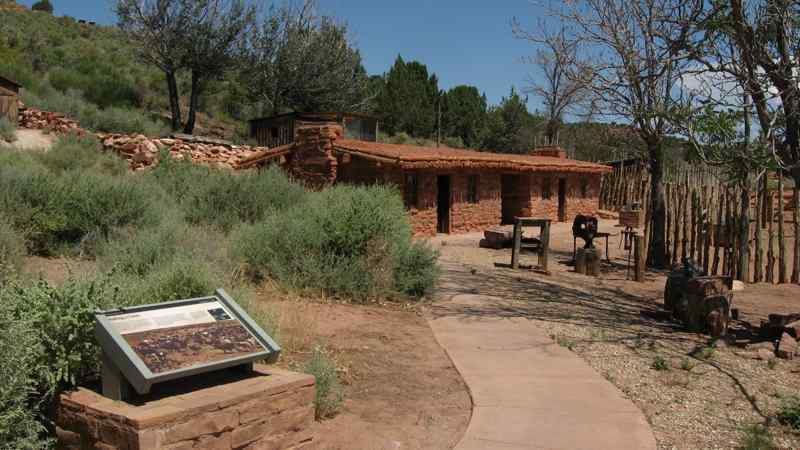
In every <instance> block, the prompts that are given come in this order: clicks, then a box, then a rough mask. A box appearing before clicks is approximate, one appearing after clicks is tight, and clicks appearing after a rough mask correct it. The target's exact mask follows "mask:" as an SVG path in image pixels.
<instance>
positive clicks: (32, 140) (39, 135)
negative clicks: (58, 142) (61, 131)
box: [0, 128, 54, 150]
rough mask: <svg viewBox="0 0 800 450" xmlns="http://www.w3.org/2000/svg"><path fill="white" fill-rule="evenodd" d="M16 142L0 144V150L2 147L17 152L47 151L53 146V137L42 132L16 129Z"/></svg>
mask: <svg viewBox="0 0 800 450" xmlns="http://www.w3.org/2000/svg"><path fill="white" fill-rule="evenodd" d="M16 134H17V140H16V141H14V142H12V143H10V144H9V143H6V142H0V149H2V148H3V147H4V146H5V147H7V148H15V149H18V150H47V149H49V148H50V147H51V146H52V145H53V141H54V137H53V136H52V135H51V134H47V133H45V132H43V131H42V130H28V129H24V128H18V129H17V132H16Z"/></svg>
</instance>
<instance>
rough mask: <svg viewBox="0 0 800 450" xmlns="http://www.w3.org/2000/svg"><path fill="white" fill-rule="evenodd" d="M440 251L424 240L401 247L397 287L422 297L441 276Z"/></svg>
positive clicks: (397, 267) (395, 274) (397, 270)
mask: <svg viewBox="0 0 800 450" xmlns="http://www.w3.org/2000/svg"><path fill="white" fill-rule="evenodd" d="M438 256H439V255H438V253H437V252H436V251H435V250H433V249H432V248H431V247H430V246H429V245H428V244H427V243H425V242H423V241H415V242H409V243H408V245H403V246H400V247H399V250H398V254H397V255H396V266H395V271H394V283H395V288H396V289H397V290H398V291H400V292H402V293H404V294H407V295H411V296H415V297H422V296H423V295H425V293H426V292H428V291H429V290H431V289H432V288H433V285H434V284H435V283H436V279H437V278H438V277H439V266H438V265H437V264H436V261H437V259H438Z"/></svg>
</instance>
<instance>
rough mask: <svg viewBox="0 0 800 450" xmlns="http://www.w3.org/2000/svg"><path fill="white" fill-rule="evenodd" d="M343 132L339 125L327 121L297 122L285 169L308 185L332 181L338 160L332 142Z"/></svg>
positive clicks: (318, 184)
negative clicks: (288, 160)
mask: <svg viewBox="0 0 800 450" xmlns="http://www.w3.org/2000/svg"><path fill="white" fill-rule="evenodd" d="M343 134H344V131H343V130H342V126H341V125H339V124H337V123H334V122H330V123H325V124H319V123H301V124H299V125H298V127H297V129H296V135H295V150H294V155H293V157H292V162H291V163H290V164H289V172H290V173H291V174H292V176H293V177H294V178H297V179H301V180H304V181H305V182H306V183H308V185H309V186H312V187H322V186H326V185H329V184H331V183H333V182H334V181H336V173H337V167H338V161H337V160H336V156H335V155H334V154H333V141H335V140H336V139H339V138H341V137H342V135H343Z"/></svg>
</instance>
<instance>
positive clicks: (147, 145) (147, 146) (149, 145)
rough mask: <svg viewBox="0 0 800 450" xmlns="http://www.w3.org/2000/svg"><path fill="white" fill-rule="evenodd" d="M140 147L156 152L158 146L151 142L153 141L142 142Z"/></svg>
mask: <svg viewBox="0 0 800 450" xmlns="http://www.w3.org/2000/svg"><path fill="white" fill-rule="evenodd" d="M142 149H143V150H144V151H146V152H150V153H158V147H157V146H156V144H154V143H153V141H144V142H142Z"/></svg>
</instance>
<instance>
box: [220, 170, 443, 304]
mask: <svg viewBox="0 0 800 450" xmlns="http://www.w3.org/2000/svg"><path fill="white" fill-rule="evenodd" d="M233 240H234V242H235V253H236V254H237V255H238V256H239V258H240V259H242V260H244V261H245V262H246V263H247V264H248V267H249V269H250V270H251V271H252V273H253V274H254V275H256V276H257V277H264V276H270V277H274V278H275V279H277V280H280V281H281V282H282V283H284V284H286V285H289V286H292V287H294V288H300V289H320V290H323V291H326V292H327V293H329V294H331V295H337V296H341V297H349V298H353V299H356V300H366V299H369V298H372V297H377V296H382V295H391V294H392V293H393V292H400V293H403V294H407V295H420V294H421V293H422V292H424V291H425V290H426V289H427V288H428V287H430V286H428V284H429V281H428V280H432V279H433V277H434V276H435V272H434V271H433V270H434V267H435V264H434V265H430V264H429V263H434V262H435V256H434V254H433V252H431V251H430V250H429V249H428V248H427V247H425V246H421V245H412V244H411V231H410V225H409V222H408V218H407V217H406V213H405V210H404V209H403V205H402V202H401V200H400V197H399V195H397V192H396V191H395V190H394V189H391V188H388V187H381V186H372V187H354V186H341V185H340V186H336V187H333V188H330V189H326V190H324V191H322V192H318V193H313V194H311V195H310V196H309V199H308V201H307V202H305V203H304V204H301V205H298V206H296V207H295V208H292V209H290V210H287V211H285V212H283V213H281V214H273V215H270V216H268V217H267V218H266V219H265V220H264V221H262V222H260V223H258V224H255V225H252V226H246V227H242V228H240V229H239V230H238V232H237V233H236V236H235V237H234V239H233Z"/></svg>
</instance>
